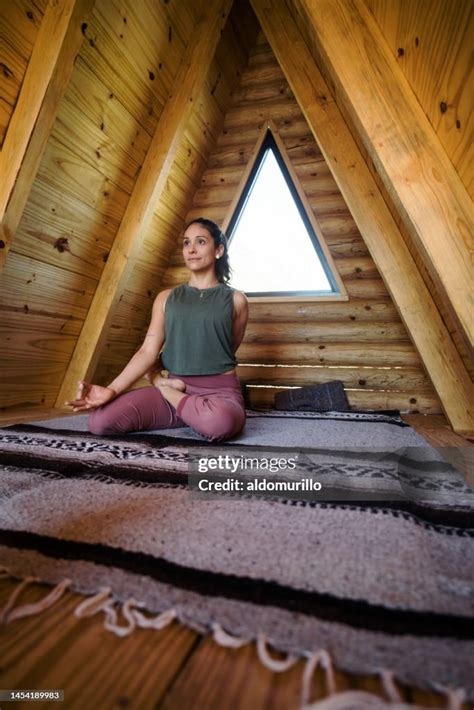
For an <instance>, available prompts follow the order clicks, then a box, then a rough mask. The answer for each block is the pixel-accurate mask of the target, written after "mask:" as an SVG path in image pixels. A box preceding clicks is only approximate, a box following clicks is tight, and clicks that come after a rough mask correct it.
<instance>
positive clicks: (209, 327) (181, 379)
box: [66, 217, 248, 441]
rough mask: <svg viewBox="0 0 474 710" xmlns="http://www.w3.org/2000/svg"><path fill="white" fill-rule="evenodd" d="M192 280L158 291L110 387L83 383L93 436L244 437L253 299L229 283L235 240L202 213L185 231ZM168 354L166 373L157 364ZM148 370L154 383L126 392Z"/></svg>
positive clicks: (80, 401)
mask: <svg viewBox="0 0 474 710" xmlns="http://www.w3.org/2000/svg"><path fill="white" fill-rule="evenodd" d="M183 256H184V260H185V263H186V266H187V268H188V269H189V272H190V276H189V280H188V282H187V283H185V284H181V286H177V287H176V288H173V289H165V290H164V291H161V293H159V294H158V296H157V297H156V299H155V302H154V304H153V310H152V317H151V322H150V326H149V328H148V331H147V334H146V336H145V339H144V341H143V344H142V346H141V347H140V349H139V350H138V352H137V353H135V355H134V356H133V357H132V359H131V360H130V362H129V363H128V365H127V366H126V367H125V368H124V369H123V370H122V372H121V373H120V374H119V375H118V376H117V377H116V378H115V380H114V381H113V382H111V383H110V385H109V386H108V387H101V386H99V385H93V384H88V383H87V382H84V381H81V382H79V387H78V392H77V399H76V400H75V401H71V402H66V404H68V405H70V406H72V408H73V410H74V411H75V412H78V411H83V410H91V409H93V410H94V411H92V412H91V414H90V416H89V423H88V425H89V431H90V432H92V433H93V434H123V433H126V432H129V431H148V430H150V429H167V428H172V427H173V428H174V427H180V426H186V425H187V426H190V427H192V428H193V429H194V430H195V431H197V432H198V433H200V434H202V435H203V436H204V437H206V438H207V439H208V440H209V441H219V440H222V439H226V438H229V437H231V436H235V435H236V434H238V433H239V432H240V431H241V430H242V428H243V426H244V424H245V405H244V400H243V397H242V392H241V388H240V381H239V379H238V377H237V375H236V371H235V367H236V364H237V361H236V359H235V351H236V350H237V348H238V347H239V345H240V343H241V342H242V339H243V337H244V333H245V328H246V325H247V319H248V302H247V298H246V296H245V295H244V294H243V293H241V292H240V291H236V290H235V289H233V288H231V287H230V286H228V284H227V281H228V279H229V274H230V267H229V260H228V252H227V242H226V238H225V236H224V234H223V233H222V232H221V230H220V229H219V227H218V226H217V224H215V222H212V221H211V220H208V219H204V218H202V217H199V218H197V219H195V220H193V221H192V222H190V223H189V224H188V225H187V226H186V228H185V231H184V238H183ZM163 345H164V348H163V351H162V353H161V362H162V364H163V367H164V368H165V369H166V370H167V371H168V372H169V374H168V377H162V376H161V375H160V374H159V373H160V369H161V368H158V366H157V357H158V355H159V354H160V352H161V350H162V347H163ZM145 373H147V377H148V379H149V380H150V382H151V384H152V386H150V387H142V388H140V389H135V390H132V391H131V392H125V390H126V389H127V388H129V387H130V385H132V384H133V383H134V382H136V381H137V380H138V379H140V377H143V376H144V375H145Z"/></svg>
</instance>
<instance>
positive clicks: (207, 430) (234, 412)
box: [199, 403, 245, 441]
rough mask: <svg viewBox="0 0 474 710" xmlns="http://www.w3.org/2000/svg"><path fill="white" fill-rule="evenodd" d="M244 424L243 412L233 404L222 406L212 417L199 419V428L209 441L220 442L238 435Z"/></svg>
mask: <svg viewBox="0 0 474 710" xmlns="http://www.w3.org/2000/svg"><path fill="white" fill-rule="evenodd" d="M244 424H245V411H244V410H241V409H240V408H239V407H238V406H236V405H233V404H226V403H225V404H223V405H222V406H220V407H219V409H218V411H216V412H214V413H213V414H212V415H210V416H209V415H208V416H203V417H201V418H200V421H199V427H200V433H202V434H203V435H204V436H206V438H208V439H209V441H221V440H222V439H229V438H230V437H231V436H235V435H236V434H238V433H239V432H240V431H241V430H242V429H243V426H244Z"/></svg>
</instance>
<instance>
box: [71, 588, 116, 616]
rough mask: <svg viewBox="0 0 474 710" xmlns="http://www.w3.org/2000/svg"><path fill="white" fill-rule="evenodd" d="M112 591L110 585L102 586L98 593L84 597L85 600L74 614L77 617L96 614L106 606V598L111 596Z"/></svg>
mask: <svg viewBox="0 0 474 710" xmlns="http://www.w3.org/2000/svg"><path fill="white" fill-rule="evenodd" d="M111 591H112V590H111V588H110V587H101V588H100V590H99V591H98V592H97V594H94V595H93V596H92V597H88V598H87V599H84V601H83V602H81V603H80V604H79V605H78V606H77V607H76V608H75V609H74V616H75V617H76V618H77V619H82V618H83V617H87V616H94V614H96V613H97V612H98V611H101V610H102V609H103V608H104V603H105V600H106V599H107V598H108V597H109V595H110V593H111Z"/></svg>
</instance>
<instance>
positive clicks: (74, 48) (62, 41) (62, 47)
mask: <svg viewBox="0 0 474 710" xmlns="http://www.w3.org/2000/svg"><path fill="white" fill-rule="evenodd" d="M93 4H94V0H60V1H59V2H58V0H50V1H49V3H48V5H47V7H46V11H45V14H44V17H43V20H42V22H41V26H40V29H39V32H38V36H37V38H36V42H35V45H34V47H33V52H32V54H31V58H30V61H29V64H28V68H27V70H26V74H25V78H24V81H23V84H22V87H21V91H20V95H19V97H18V102H17V104H16V107H15V110H14V112H13V114H12V117H11V120H10V123H9V126H8V130H7V134H6V137H5V141H4V143H3V147H2V150H1V151H0V269H2V268H3V266H4V264H5V261H6V258H7V255H8V251H9V249H10V247H11V243H12V240H13V239H14V236H15V233H16V230H17V228H18V225H19V223H20V220H21V216H22V214H23V210H24V208H25V205H26V202H27V200H28V196H29V194H30V190H31V187H32V185H33V181H34V179H35V176H36V172H37V170H38V167H39V164H40V161H41V157H42V155H43V151H44V149H45V147H46V144H47V141H48V138H49V134H50V132H51V128H52V126H53V123H54V120H55V118H56V113H57V110H58V107H59V103H60V101H61V99H62V97H63V95H64V92H65V90H66V87H67V85H68V82H69V78H70V76H71V73H72V70H73V68H74V60H75V58H76V55H77V54H78V52H79V49H80V47H81V43H82V40H83V33H82V24H83V22H84V21H85V19H86V18H87V16H88V14H89V12H90V11H91V8H92V6H93Z"/></svg>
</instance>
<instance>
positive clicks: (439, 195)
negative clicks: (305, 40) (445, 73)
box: [296, 0, 474, 348]
mask: <svg viewBox="0 0 474 710" xmlns="http://www.w3.org/2000/svg"><path fill="white" fill-rule="evenodd" d="M296 6H297V7H298V6H300V7H301V9H302V21H303V22H304V23H305V27H307V28H308V29H309V33H310V36H311V39H312V40H313V41H312V44H311V50H312V51H314V52H315V57H316V58H317V62H318V64H319V68H320V70H321V71H322V73H323V75H324V76H325V77H326V79H327V80H328V81H329V83H330V84H333V85H334V86H335V95H336V100H337V102H338V103H339V102H340V105H341V107H342V106H343V107H344V110H345V111H346V112H347V115H348V117H349V120H350V121H351V122H352V124H353V125H354V126H355V128H356V130H357V132H358V133H359V135H360V136H361V139H362V141H363V144H364V146H365V148H366V149H367V151H368V153H369V156H370V158H371V159H372V161H373V162H374V165H375V167H376V170H377V172H378V173H379V175H380V177H381V179H382V180H383V183H384V185H385V188H386V189H387V192H388V194H389V195H390V198H391V200H392V202H393V205H394V207H395V209H396V210H397V213H398V214H399V215H400V217H401V218H402V220H403V222H404V224H405V226H406V228H407V230H408V232H409V234H410V236H411V238H412V240H413V244H414V246H415V248H417V250H418V252H419V253H420V255H421V258H422V260H423V263H424V264H425V265H426V267H427V269H428V271H429V273H430V276H431V277H432V279H433V281H434V283H435V284H436V287H437V289H438V290H439V292H440V294H441V295H442V296H443V300H444V301H445V302H446V304H447V306H448V308H449V310H450V312H451V314H452V316H453V317H454V319H455V322H456V323H457V325H458V327H459V330H460V333H461V334H462V335H463V337H464V340H465V341H466V344H468V345H469V346H470V347H471V348H472V346H473V342H474V318H473V279H472V268H471V265H470V258H469V243H470V245H471V248H472V245H473V243H472V234H473V219H472V203H471V199H470V197H469V195H468V192H467V190H466V188H465V187H464V184H463V182H462V180H461V178H460V176H459V175H458V173H457V171H456V169H455V167H454V166H453V164H452V162H451V161H450V159H449V157H448V155H447V153H446V152H445V150H444V148H443V146H442V144H441V142H440V141H439V138H438V136H437V135H436V133H435V131H434V130H433V127H432V126H431V124H430V122H429V120H428V118H427V116H426V115H425V112H424V111H423V109H422V107H421V105H420V104H419V102H418V100H417V98H416V96H415V94H414V93H413V90H412V89H411V87H410V85H409V83H408V81H407V79H406V78H405V76H404V74H403V72H402V70H401V67H400V66H399V64H398V62H397V59H396V58H395V56H394V55H393V53H392V52H391V51H390V48H389V46H388V44H387V42H386V41H385V38H384V37H383V35H382V32H381V30H380V28H379V26H378V25H377V22H376V21H375V19H374V17H373V15H372V14H371V12H370V11H369V9H368V8H367V4H366V3H365V2H364V0H318V2H314V1H313V0H298V2H297V3H296ZM465 69H466V71H467V69H468V68H467V67H466V68H465ZM470 240H471V241H470Z"/></svg>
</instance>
